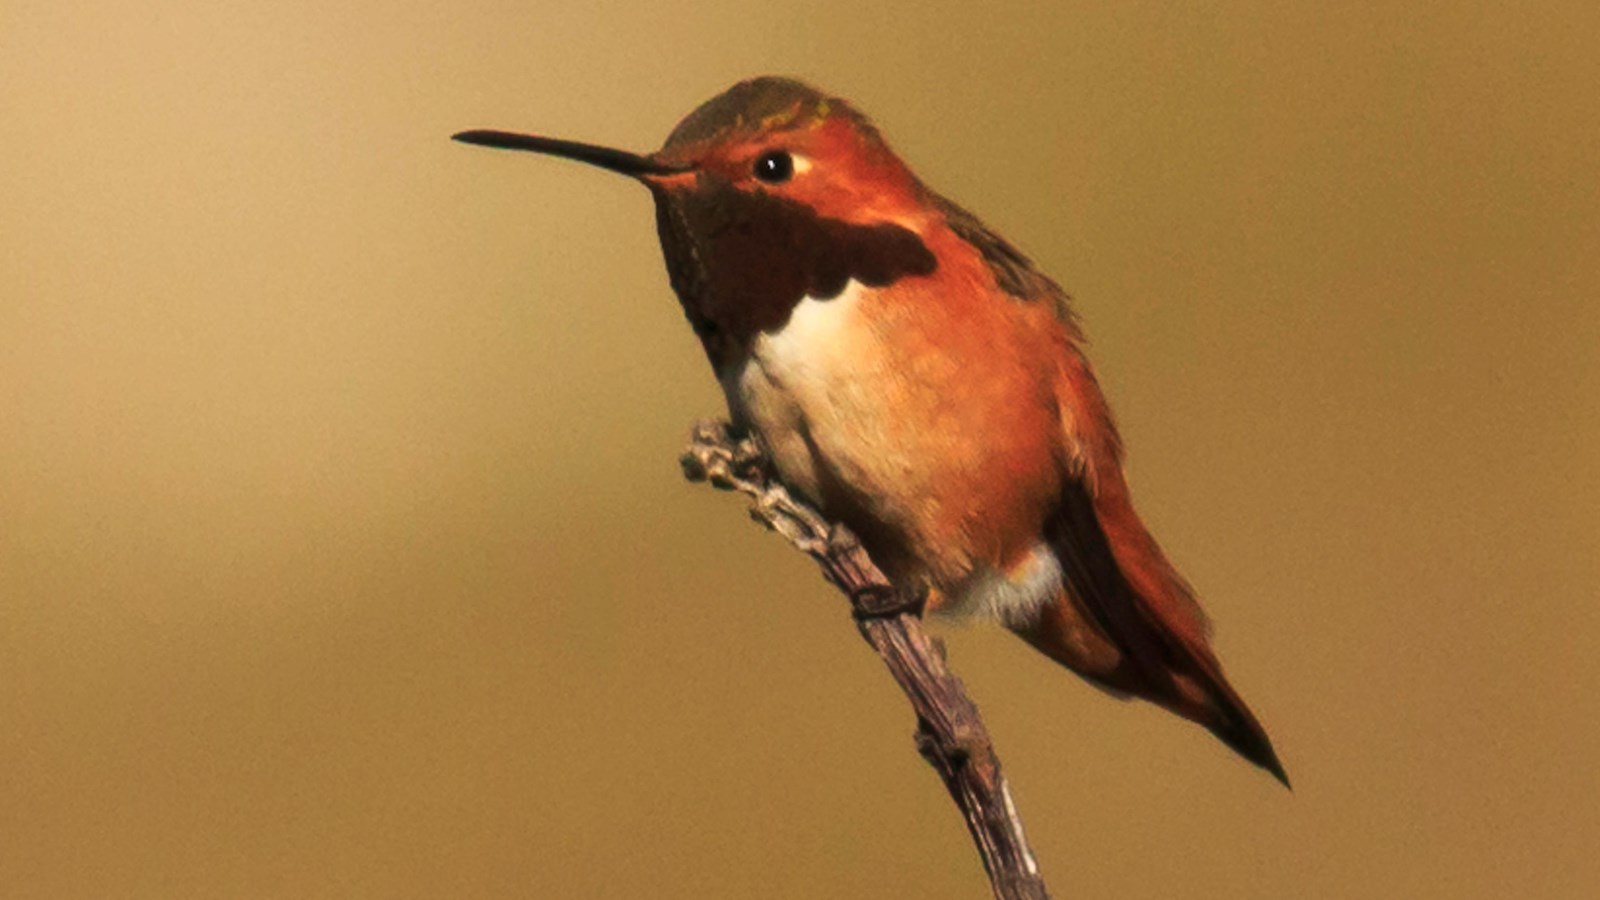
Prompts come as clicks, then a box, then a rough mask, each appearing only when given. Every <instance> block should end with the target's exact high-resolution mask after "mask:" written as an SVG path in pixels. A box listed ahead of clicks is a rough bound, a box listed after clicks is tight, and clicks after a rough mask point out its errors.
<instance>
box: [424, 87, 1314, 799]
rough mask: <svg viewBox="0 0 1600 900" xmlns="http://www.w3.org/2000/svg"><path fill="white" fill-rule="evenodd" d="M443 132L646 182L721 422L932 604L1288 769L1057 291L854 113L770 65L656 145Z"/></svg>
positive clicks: (1268, 766) (1262, 762)
mask: <svg viewBox="0 0 1600 900" xmlns="http://www.w3.org/2000/svg"><path fill="white" fill-rule="evenodd" d="M454 139H455V140H458V141H462V142H465V143H469V144H478V145H483V146H488V147H498V148H504V149H510V150H525V151H532V152H535V153H542V154H548V155H552V156H557V157H565V158H567V159H572V160H577V161H580V162H584V163H588V164H590V165H593V166H598V167H599V168H602V169H608V170H610V171H612V172H617V173H620V174H622V175H626V176H629V177H631V178H633V179H635V180H637V181H638V182H640V183H642V184H643V185H644V186H645V187H646V188H648V189H649V191H650V193H651V195H652V197H653V198H654V201H655V213H656V228H657V231H658V233H659V236H660V239H661V248H662V253H663V255H664V257H665V260H666V268H667V274H668V277H669V280H670V282H671V285H672V289H673V291H674V292H675V293H676V294H677V296H678V299H679V301H680V303H681V305H682V307H683V312H684V314H685V316H686V317H687V319H688V321H689V324H690V326H691V327H692V328H693V329H694V332H695V334H696V335H697V336H698V337H699V338H700V341H701V344H702V345H703V347H704V349H705V353H706V356H707V357H708V359H709V361H710V363H711V368H712V371H713V372H714V374H715V375H716V378H717V380H718V381H719V382H720V384H721V387H722V390H723V393H724V394H725V395H726V398H727V403H728V409H729V413H730V415H731V416H732V419H733V421H734V423H735V425H737V426H739V427H741V428H742V429H744V430H745V431H746V432H748V433H749V434H751V435H753V436H754V437H755V438H756V439H757V440H758V441H759V442H760V444H761V445H762V447H763V448H764V449H765V450H766V452H767V454H768V456H769V457H770V459H771V461H772V466H773V468H774V469H775V471H776V473H777V475H778V478H779V480H780V481H781V482H782V483H783V484H784V485H785V486H786V487H788V488H789V489H790V490H791V491H792V492H794V493H796V494H798V495H799V496H800V497H801V498H802V499H804V500H805V501H807V502H809V503H810V504H812V505H813V506H815V507H816V508H817V509H819V510H820V511H821V512H822V513H823V514H824V515H826V516H828V517H829V518H831V519H833V520H834V521H839V522H842V523H844V524H845V525H846V526H848V527H849V528H850V529H851V530H852V531H854V532H855V534H856V535H857V537H858V538H859V539H860V541H861V543H862V545H863V546H864V547H865V548H866V550H867V551H868V553H869V554H870V555H871V557H872V559H873V561H874V562H876V563H877V564H878V566H879V567H880V568H881V569H882V570H883V571H884V573H885V574H886V575H888V576H889V577H890V578H891V579H892V580H893V581H894V583H895V584H896V585H899V586H902V587H907V588H911V589H913V590H915V591H917V592H919V593H920V594H921V596H923V597H924V598H925V600H924V609H925V611H926V612H928V613H932V614H935V615H942V616H946V617H950V618H954V619H962V620H980V621H990V622H995V623H998V624H999V625H1001V626H1003V627H1005V628H1007V629H1009V630H1011V631H1012V632H1014V633H1015V634H1017V635H1019V636H1020V637H1021V638H1022V639H1023V640H1025V641H1026V642H1027V643H1029V644H1031V645H1032V646H1033V647H1035V648H1037V649H1038V650H1039V651H1041V652H1043V653H1044V654H1045V655H1046V656H1048V657H1049V658H1051V659H1053V660H1055V661H1056V662H1058V663H1060V664H1061V665H1063V666H1065V667H1066V668H1068V669H1070V670H1071V671H1073V672H1075V673H1076V674H1078V675H1079V676H1081V677H1082V678H1084V679H1085V680H1087V681H1088V682H1089V683H1091V684H1093V685H1095V686H1097V687H1099V688H1101V689H1103V690H1104V691H1106V692H1108V693H1110V694H1112V695H1114V696H1118V697H1123V698H1128V697H1136V698H1142V699H1144V700H1148V701H1151V702H1154V703H1156V704H1157V705H1159V706H1161V707H1163V708H1165V709H1167V710H1169V711H1171V712H1173V713H1176V714H1177V715H1179V716H1182V717H1183V718H1185V719H1189V720H1191V721H1193V722H1196V723H1198V724H1200V725H1201V726H1203V727H1205V728H1207V729H1209V730H1210V731H1211V732H1212V733H1213V734H1214V735H1216V736H1217V737H1218V738H1220V739H1221V740H1222V742H1223V743H1224V744H1226V745H1227V746H1228V747H1230V748H1232V749H1233V750H1235V751H1236V752H1238V753H1239V754H1240V755H1241V756H1243V757H1244V758H1245V759H1247V760H1249V761H1250V762H1252V763H1254V764H1256V765H1257V766H1260V767H1261V768H1263V769H1265V770H1267V771H1268V772H1269V773H1271V774H1272V775H1273V776H1274V777H1276V778H1277V779H1278V780H1279V781H1281V782H1283V784H1284V785H1285V786H1287V785H1288V784H1289V780H1288V777H1287V775H1286V774H1285V773H1284V769H1283V766H1282V765H1281V764H1280V763H1279V761H1278V757H1277V754H1276V753H1275V752H1274V751H1273V748H1272V743H1271V741H1270V739H1269V738H1268V737H1267V733H1266V731H1265V730H1264V729H1263V728H1262V726H1261V723H1260V722H1259V721H1257V719H1256V717H1255V715H1254V714H1252V713H1251V711H1250V709H1249V707H1247V706H1246V705H1245V703H1244V701H1243V700H1242V699H1241V698H1240V697H1239V694H1238V693H1237V692H1236V691H1235V690H1234V689H1233V687H1232V686H1231V685H1230V684H1229V683H1228V679H1227V678H1226V677H1225V676H1224V674H1223V670H1222V664H1221V663H1220V662H1219V661H1218V659H1217V655H1216V653H1215V652H1214V650H1213V649H1212V645H1211V637H1210V624H1209V621H1208V619H1207V617H1206V614H1205V612H1204V611H1203V610H1202V609H1201V607H1200V604H1199V602H1198V600H1196V598H1195V594H1194V591H1193V590H1192V589H1191V588H1190V586H1189V584H1188V582H1186V581H1185V580H1184V579H1183V577H1182V576H1180V575H1179V574H1178V572H1177V571H1176V570H1175V569H1174V568H1173V565H1172V563H1171V562H1170V561H1169V560H1168V559H1167V556H1166V555H1165V553H1163V552H1162V550H1161V547H1160V546H1159V545H1158V544H1157V543H1156V540H1155V538H1154V537H1152V536H1151V534H1150V531H1149V530H1148V529H1147V528H1146V527H1145V525H1144V523H1143V522H1142V521H1141V519H1140V517H1139V515H1138V513H1137V512H1135V510H1134V507H1133V504H1132V500H1131V497H1130V494H1129V489H1128V482H1127V479H1126V477H1125V476H1124V472H1123V445H1122V441H1121V438H1120V437H1119V436H1118V433H1117V428H1116V425H1115V424H1114V422H1113V421H1112V415H1111V410H1110V408H1109V406H1108V405H1107V402H1106V398H1105V395H1104V393H1103V392H1102V391H1101V388H1100V385H1099V383H1098V382H1097V380H1096V378H1095V373H1094V369H1093V368H1092V367H1091V366H1090V364H1089V359H1088V357H1087V356H1086V355H1085V344H1086V339H1085V336H1084V332H1083V329H1082V327H1081V325H1080V322H1079V319H1078V316H1077V314H1076V313H1075V312H1074V310H1073V306H1072V303H1071V300H1070V298H1069V297H1068V295H1067V293H1066V292H1065V291H1063V290H1062V289H1061V287H1060V286H1059V285H1058V284H1057V283H1056V282H1055V281H1053V280H1052V279H1051V278H1050V277H1049V276H1047V275H1045V274H1044V273H1042V272H1040V271H1039V269H1038V268H1036V267H1035V266H1034V264H1033V262H1032V261H1031V260H1030V259H1029V258H1028V257H1027V256H1026V255H1025V254H1023V253H1022V251H1020V250H1018V249H1017V247H1016V246H1015V245H1014V244H1012V243H1011V242H1010V241H1008V240H1006V239H1005V238H1004V237H1002V236H1000V235H999V234H997V233H996V232H995V231H993V230H991V229H990V228H988V227H986V226H985V225H984V224H983V223H982V222H981V221H980V220H979V219H978V218H977V217H976V216H974V215H973V214H972V213H970V212H968V211H967V210H966V209H964V208H963V207H961V206H959V205H957V204H956V203H954V202H952V201H951V200H948V199H946V198H945V197H944V196H942V195H941V194H939V193H937V192H936V191H934V190H933V189H932V188H930V187H929V186H928V185H926V184H924V183H923V181H922V180H921V179H920V178H918V177H917V175H916V173H914V172H913V171H912V170H911V168H910V167H909V166H908V165H907V164H906V163H905V162H904V161H902V160H901V159H900V157H899V156H897V155H896V154H895V153H894V151H893V150H891V149H890V147H889V145H888V143H887V142H886V141H885V139H884V137H883V135H882V134H881V133H880V132H879V131H878V129H877V128H876V126H874V125H873V123H872V122H871V121H870V120H869V119H868V118H867V117H866V116H865V115H863V114H862V113H860V112H859V111H857V109H856V108H855V107H854V106H852V105H851V104H850V103H848V102H846V101H845V100H842V99H840V98H838V97H834V96H830V95H829V94H827V93H824V92H823V91H820V90H818V89H816V88H814V87H812V86H810V85H807V84H805V83H803V82H800V81H796V80H793V79H789V78H779V77H771V76H767V77H760V78H753V79H750V80H747V81H742V82H740V83H738V84H736V85H734V86H733V87H731V88H729V89H728V90H726V91H724V92H723V93H721V94H719V95H718V96H716V97H714V98H712V99H710V100H708V101H706V102H705V103H703V104H701V105H700V106H699V107H698V108H696V109H695V110H694V111H693V112H691V113H689V115H688V116H687V117H685V118H684V119H683V120H682V121H681V122H679V123H678V125H677V126H676V127H675V128H674V129H673V130H672V132H671V134H670V135H669V136H668V137H667V140H666V143H664V144H663V145H662V146H661V149H660V150H657V151H656V152H654V153H650V154H635V153H630V152H627V151H623V150H618V149H614V148H610V147H603V146H597V145H594V144H586V143H580V142H577V141H569V140H562V139H557V138H551V137H544V136H537V135H529V134H517V133H510V132H504V131H489V130H475V131H465V132H461V133H460V134H457V135H454Z"/></svg>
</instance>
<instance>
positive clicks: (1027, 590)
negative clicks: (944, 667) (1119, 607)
mask: <svg viewBox="0 0 1600 900" xmlns="http://www.w3.org/2000/svg"><path fill="white" fill-rule="evenodd" d="M1062 577H1063V576H1062V572H1061V560H1059V559H1057V558H1056V554H1055V551H1054V550H1051V549H1050V547H1049V546H1048V545H1046V544H1035V545H1034V547H1033V550H1032V551H1031V552H1030V553H1029V554H1028V557H1027V559H1026V560H1024V561H1023V563H1022V565H1020V566H1018V567H1017V568H1015V569H1013V570H1012V571H1010V572H1000V571H996V570H994V569H987V570H984V571H981V572H979V573H977V574H975V575H973V576H972V578H970V579H968V580H967V581H966V583H965V584H963V585H961V587H960V588H959V589H958V590H956V591H953V592H952V593H951V597H950V601H951V602H950V605H948V606H946V607H944V608H943V609H941V610H939V612H940V613H941V614H943V615H947V616H950V617H952V618H963V619H965V618H971V619H981V620H984V621H991V622H998V623H1000V624H1002V625H1005V626H1007V627H1010V628H1019V627H1025V626H1027V625H1031V624H1033V622H1034V621H1036V620H1037V619H1038V617H1039V610H1041V609H1043V608H1044V607H1045V606H1046V605H1048V604H1049V603H1050V602H1052V601H1053V600H1055V598H1056V594H1057V592H1059V591H1060V590H1061V582H1062Z"/></svg>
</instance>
